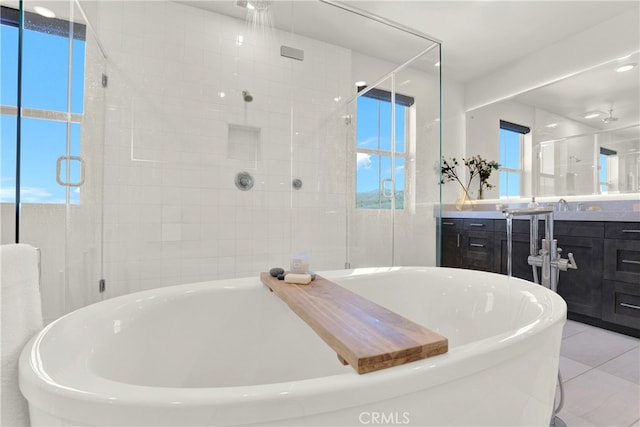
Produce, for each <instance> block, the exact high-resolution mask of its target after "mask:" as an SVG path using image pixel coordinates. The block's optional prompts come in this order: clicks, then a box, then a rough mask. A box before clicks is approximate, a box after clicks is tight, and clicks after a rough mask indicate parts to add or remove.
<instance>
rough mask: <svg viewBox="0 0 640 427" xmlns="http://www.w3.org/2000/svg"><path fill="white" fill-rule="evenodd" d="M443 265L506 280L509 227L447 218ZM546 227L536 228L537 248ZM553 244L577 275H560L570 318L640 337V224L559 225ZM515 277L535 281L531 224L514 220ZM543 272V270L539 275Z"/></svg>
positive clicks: (501, 222) (503, 223) (556, 224)
mask: <svg viewBox="0 0 640 427" xmlns="http://www.w3.org/2000/svg"><path fill="white" fill-rule="evenodd" d="M442 224H443V225H442V265H443V266H447V267H460V268H469V269H475V270H485V271H493V272H496V273H501V274H507V233H506V221H505V220H498V219H475V218H474V219H469V218H464V219H462V218H443V220H442ZM543 237H544V222H543V221H540V223H539V225H538V247H540V245H541V243H540V241H541V239H542V238H543ZM554 238H555V239H557V240H558V246H559V247H560V248H561V249H562V252H561V255H562V257H563V258H567V254H568V253H569V252H571V253H573V255H574V258H575V260H576V263H577V265H578V269H577V270H571V269H570V270H568V271H561V272H560V278H559V281H558V293H559V294H560V295H561V296H562V297H563V298H564V300H565V301H566V302H567V309H568V316H569V318H572V319H575V320H579V321H584V322H586V323H592V324H594V325H596V326H600V327H604V328H607V329H612V330H618V331H619V332H623V333H627V334H631V335H634V336H640V222H599V221H557V220H556V221H555V222H554ZM512 243H513V258H512V274H513V276H514V277H519V278H522V279H525V280H529V281H533V271H532V268H531V266H530V265H529V264H528V263H527V258H528V256H529V252H530V245H529V220H513V235H512ZM538 272H539V270H538Z"/></svg>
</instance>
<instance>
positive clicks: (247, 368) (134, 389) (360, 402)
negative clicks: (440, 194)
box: [20, 267, 566, 426]
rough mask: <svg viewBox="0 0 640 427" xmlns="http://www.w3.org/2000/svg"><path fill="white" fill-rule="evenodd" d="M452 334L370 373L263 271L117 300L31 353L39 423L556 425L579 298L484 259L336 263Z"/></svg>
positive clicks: (32, 397)
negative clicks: (568, 325) (569, 298)
mask: <svg viewBox="0 0 640 427" xmlns="http://www.w3.org/2000/svg"><path fill="white" fill-rule="evenodd" d="M322 275H323V276H324V277H326V278H328V279H330V280H333V281H334V282H336V283H339V284H340V285H342V286H344V287H346V288H348V289H351V290H352V291H354V292H356V293H358V294H360V295H362V296H365V297H366V298H368V299H371V300H372V301H374V302H377V303H378V304H380V305H383V306H385V307H387V308H388V309H390V310H393V311H395V312H397V313H398V314H401V315H403V316H405V317H407V318H408V319H410V320H412V321H414V322H416V323H419V324H422V325H423V326H426V327H427V328H429V329H431V330H433V331H435V332H437V333H439V334H441V335H444V336H446V337H447V338H448V339H449V351H448V352H447V353H445V354H442V355H438V356H434V357H430V358H427V359H423V360H420V361H416V362H411V363H407V364H404V365H401V366H395V367H392V368H388V369H383V370H380V371H376V372H371V373H367V374H363V375H358V374H357V373H356V372H355V371H354V370H353V369H352V368H351V367H349V366H343V365H342V364H341V363H339V361H338V359H337V357H336V354H335V353H334V352H333V351H332V350H331V348H330V347H329V346H327V345H326V344H325V343H324V342H323V341H322V340H321V339H320V338H318V336H317V335H316V334H315V332H314V331H313V330H311V329H310V328H309V327H308V326H307V325H306V324H305V323H304V322H303V321H302V320H301V319H300V318H298V317H297V316H296V315H295V314H294V313H293V312H292V311H291V310H290V308H289V307H288V306H287V305H286V304H285V303H284V302H282V301H281V300H280V299H279V298H278V297H277V296H275V295H274V294H273V293H271V292H269V291H268V290H267V289H266V287H264V286H263V285H262V284H261V283H260V280H259V278H258V277H252V278H246V279H234V280H221V281H214V282H205V283H196V284H189V285H181V286H173V287H167V288H161V289H156V290H151V291H145V292H140V293H135V294H130V295H126V296H122V297H118V298H113V299H110V300H106V301H103V302H100V303H97V304H94V305H91V306H88V307H85V308H82V309H80V310H77V311H75V312H73V313H71V314H69V315H67V316H65V317H62V318H60V319H58V320H57V321H55V322H53V323H51V324H50V325H49V326H47V327H46V328H45V329H44V330H43V331H42V332H41V333H40V334H38V335H37V336H35V337H34V338H33V339H32V340H31V341H30V342H29V344H28V345H27V346H26V347H25V349H24V350H23V352H22V355H21V359H20V387H21V390H22V393H23V394H24V395H25V397H26V398H27V400H28V402H29V411H30V415H31V421H32V424H33V425H42V426H44V425H47V426H62V425H64V426H67V425H82V426H85V425H100V426H119V425H135V426H166V425H171V426H178V425H182V426H186V425H198V426H201V425H207V426H209V425H244V424H253V425H324V426H328V425H356V426H357V425H382V424H384V425H390V424H396V425H439V426H446V425H508V426H515V425H526V426H532V425H539V426H547V425H549V420H550V419H551V414H552V410H553V404H554V395H555V390H556V376H557V372H558V362H559V353H560V342H561V335H562V328H563V325H564V323H565V319H566V305H565V303H564V301H563V300H562V299H561V298H560V297H559V296H558V295H556V294H555V293H553V292H551V291H549V290H547V289H546V288H543V287H541V286H538V285H535V284H532V283H529V282H526V281H523V280H519V279H508V278H507V277H506V276H500V275H496V274H492V273H483V272H478V271H469V270H459V269H447V268H431V267H424V268H423V267H411V268H409V267H398V268H378V269H357V270H340V271H330V272H323V273H322Z"/></svg>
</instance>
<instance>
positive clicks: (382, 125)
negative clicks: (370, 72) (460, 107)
mask: <svg viewBox="0 0 640 427" xmlns="http://www.w3.org/2000/svg"><path fill="white" fill-rule="evenodd" d="M357 102H358V103H357V113H356V114H357V128H356V153H357V155H356V207H357V208H360V209H391V207H392V199H395V208H396V209H404V202H405V201H404V188H405V181H406V179H405V160H406V149H407V135H408V132H407V130H408V127H409V116H410V115H409V114H408V110H409V108H410V107H411V106H412V105H413V102H414V101H413V98H411V97H408V96H404V95H400V94H396V96H395V147H393V146H392V137H391V132H392V126H391V120H392V114H391V108H392V104H391V93H390V92H387V91H384V90H380V89H375V88H374V89H370V90H369V91H368V92H366V93H365V94H364V95H362V96H360V97H358V101H357ZM393 163H395V165H394V164H393ZM394 184H395V188H393V187H394Z"/></svg>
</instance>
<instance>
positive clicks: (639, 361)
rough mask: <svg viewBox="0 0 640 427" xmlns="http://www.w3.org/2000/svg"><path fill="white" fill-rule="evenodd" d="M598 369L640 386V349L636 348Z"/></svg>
mask: <svg viewBox="0 0 640 427" xmlns="http://www.w3.org/2000/svg"><path fill="white" fill-rule="evenodd" d="M598 369H599V370H601V371H604V372H606V373H608V374H611V375H615V376H617V377H619V378H622V379H624V380H627V381H631V382H633V383H635V384H640V347H636V348H634V349H631V350H629V351H627V352H626V353H623V354H621V355H620V356H618V357H616V358H613V359H611V360H610V361H608V362H607V363H605V364H603V365H600V366H598Z"/></svg>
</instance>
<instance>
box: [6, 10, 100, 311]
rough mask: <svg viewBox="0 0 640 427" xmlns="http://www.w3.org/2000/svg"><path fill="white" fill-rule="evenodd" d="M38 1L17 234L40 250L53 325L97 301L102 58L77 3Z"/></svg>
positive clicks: (28, 67)
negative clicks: (41, 3)
mask: <svg viewBox="0 0 640 427" xmlns="http://www.w3.org/2000/svg"><path fill="white" fill-rule="evenodd" d="M35 6H36V3H35V2H32V1H24V2H23V3H22V7H23V11H24V15H23V16H24V18H23V28H22V55H21V57H22V64H21V65H22V67H21V80H22V91H21V108H20V114H19V117H18V120H20V128H19V136H18V138H19V139H18V141H19V151H20V168H19V169H20V179H19V183H20V185H19V193H18V200H17V202H18V203H19V207H20V210H19V224H18V226H19V228H18V234H19V235H18V238H19V241H20V242H21V243H29V244H31V245H33V246H35V247H38V248H40V253H41V293H42V299H43V302H44V303H43V316H44V318H45V321H49V320H53V319H55V318H57V317H59V316H61V315H63V314H65V313H67V312H69V311H72V310H74V309H77V308H79V307H82V306H85V305H87V304H89V303H91V302H95V301H97V300H98V299H99V282H100V279H101V277H102V276H101V264H102V243H101V242H102V224H101V221H102V217H101V213H102V207H101V205H102V191H103V185H102V161H103V158H102V157H103V156H102V147H103V122H104V88H103V87H102V84H101V81H102V75H103V73H104V66H105V61H104V55H103V54H102V52H101V51H100V49H99V48H98V44H97V42H96V40H95V38H94V37H93V34H91V33H90V31H89V30H88V27H87V25H86V22H85V18H84V16H83V12H82V11H81V10H80V8H79V6H78V5H77V4H76V3H75V2H74V1H59V2H47V3H46V6H47V10H45V11H43V10H42V9H39V12H36V10H38V9H36V7H35ZM52 15H55V17H53V16H52Z"/></svg>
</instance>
